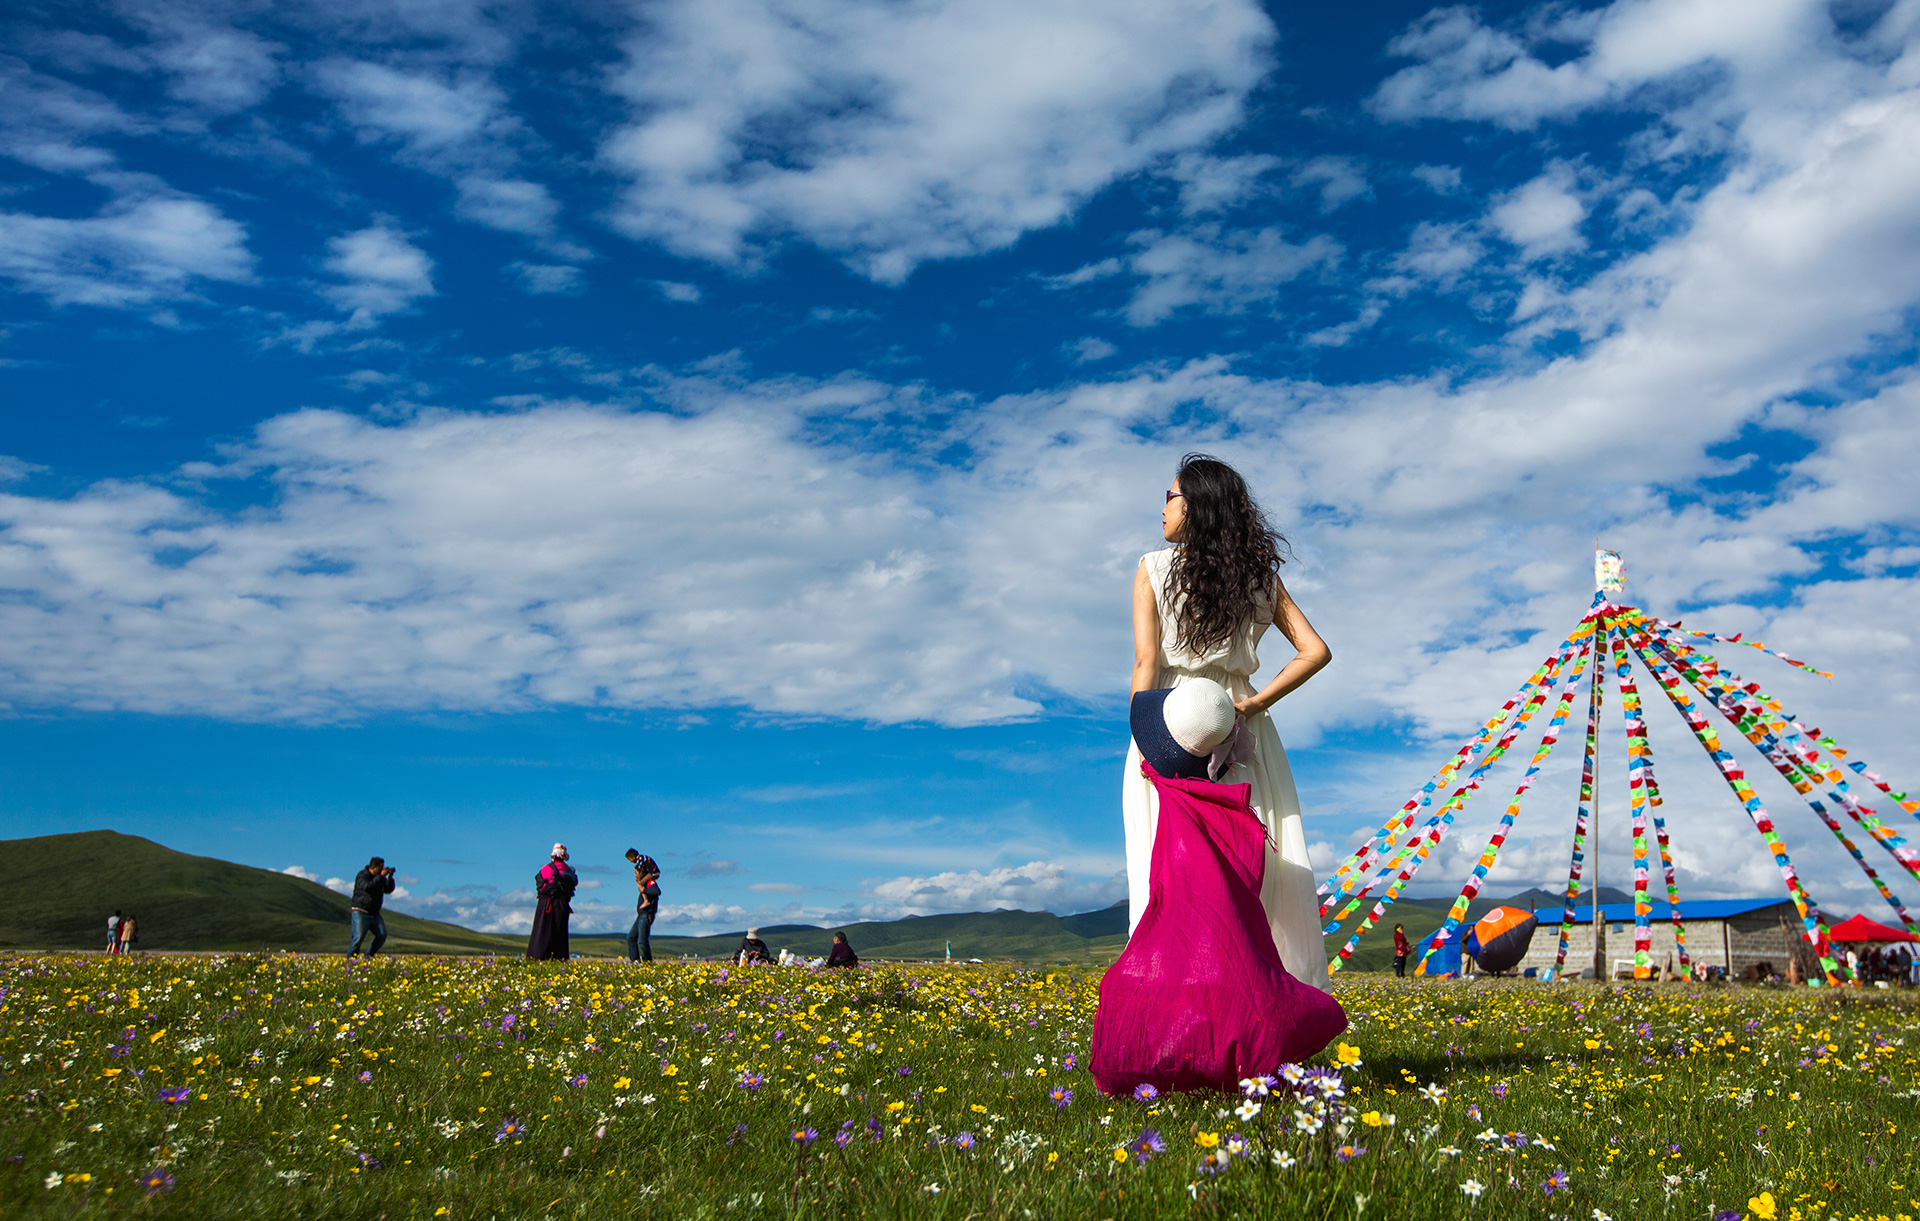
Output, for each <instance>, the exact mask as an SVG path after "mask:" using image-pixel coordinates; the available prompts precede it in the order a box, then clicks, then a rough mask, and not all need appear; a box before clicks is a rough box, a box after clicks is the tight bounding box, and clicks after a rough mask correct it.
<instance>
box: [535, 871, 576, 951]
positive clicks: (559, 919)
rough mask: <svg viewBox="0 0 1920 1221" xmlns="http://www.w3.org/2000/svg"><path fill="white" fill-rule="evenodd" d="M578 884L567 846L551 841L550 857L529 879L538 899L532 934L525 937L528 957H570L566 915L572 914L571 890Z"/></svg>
mask: <svg viewBox="0 0 1920 1221" xmlns="http://www.w3.org/2000/svg"><path fill="white" fill-rule="evenodd" d="M579 885H580V875H579V874H577V873H575V872H574V871H573V866H571V865H569V864H567V846H566V845H565V844H555V845H554V846H553V859H552V860H550V861H548V862H547V864H546V867H545V868H543V869H542V870H541V871H540V872H539V873H537V874H535V875H534V879H533V886H534V893H535V894H537V895H538V896H539V900H538V902H537V903H536V905H535V906H534V909H533V934H532V936H530V937H528V938H527V957H528V958H560V959H565V958H568V957H571V956H572V951H571V949H570V947H569V946H568V945H567V917H568V916H571V915H572V914H573V892H574V891H575V890H576V889H578V888H579Z"/></svg>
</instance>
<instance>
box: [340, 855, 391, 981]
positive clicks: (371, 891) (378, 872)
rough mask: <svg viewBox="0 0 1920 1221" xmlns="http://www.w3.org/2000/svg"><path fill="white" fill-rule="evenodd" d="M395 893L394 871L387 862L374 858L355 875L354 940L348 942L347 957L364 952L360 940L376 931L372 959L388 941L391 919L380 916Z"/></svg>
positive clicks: (371, 952) (370, 952) (369, 951)
mask: <svg viewBox="0 0 1920 1221" xmlns="http://www.w3.org/2000/svg"><path fill="white" fill-rule="evenodd" d="M392 893H393V870H392V869H391V868H390V867H388V865H387V863H386V861H384V860H382V859H381V858H379V857H377V856H376V857H374V858H373V859H372V860H370V861H368V862H367V867H366V868H365V869H362V870H361V871H360V872H359V873H357V874H355V875H354V878H353V911H352V913H351V918H352V921H353V940H352V941H351V942H349V943H348V945H347V957H348V958H352V957H353V956H354V955H356V954H358V953H359V952H360V942H361V940H362V939H363V938H365V937H366V935H367V934H368V933H369V932H371V933H372V934H373V946H372V948H371V949H369V950H368V951H367V957H368V958H372V957H373V956H374V955H375V954H378V953H379V952H380V947H381V946H383V945H385V944H386V943H387V922H386V921H385V920H383V919H381V918H380V905H381V904H382V903H384V902H386V900H387V896H388V895H390V894H392Z"/></svg>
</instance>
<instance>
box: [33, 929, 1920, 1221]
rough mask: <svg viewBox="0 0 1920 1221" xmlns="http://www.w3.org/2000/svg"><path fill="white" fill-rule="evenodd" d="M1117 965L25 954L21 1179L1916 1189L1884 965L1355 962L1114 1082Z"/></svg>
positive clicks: (138, 1200) (600, 1190) (203, 1193)
mask: <svg viewBox="0 0 1920 1221" xmlns="http://www.w3.org/2000/svg"><path fill="white" fill-rule="evenodd" d="M1097 985H1098V978H1097V976H1096V975H1095V974H1093V973H1090V972H1086V971H1080V970H1073V971H1067V970H1062V971H1059V972H1052V973H1050V972H1046V971H1033V970H1024V969H1014V968H1000V967H979V966H970V967H944V966H939V967H935V966H929V967H911V968H904V967H903V968H895V967H881V968H877V969H871V970H863V971H856V972H846V973H840V974H834V975H824V974H817V973H813V972H809V971H806V970H804V969H799V968H764V969H759V970H750V971H739V970H727V969H724V968H722V967H719V966H713V965H697V964H686V965H681V964H656V965H654V966H652V967H646V968H635V967H629V966H627V965H625V964H622V963H606V962H584V961H575V962H572V963H564V964H538V965H536V964H529V963H525V962H521V961H517V960H502V961H488V960H464V959H461V960H449V959H425V958H422V959H401V958H388V959H377V960H375V961H374V962H373V963H371V964H356V965H354V966H351V967H349V966H346V965H345V964H343V963H342V962H341V961H340V960H339V959H337V958H307V957H295V956H284V955H282V956H229V957H197V956H195V957H189V956H180V957H161V956H150V957H133V958H123V959H107V958H100V957H94V956H78V955H74V956H66V955H35V954H15V955H10V956H7V957H4V958H0V1098H3V1099H4V1102H3V1103H0V1106H3V1107H4V1109H3V1110H0V1213H3V1214H4V1215H5V1216H6V1217H8V1218H26V1217H40V1216H47V1217H54V1216H58V1217H63V1218H66V1217H86V1216H117V1215H140V1216H149V1215H150V1216H165V1215H175V1216H182V1217H188V1216H198V1217H205V1216H215V1215H223V1214H232V1215H246V1216H248V1217H310V1216H311V1217H320V1216H326V1217H356V1218H358V1217H367V1218H371V1217H382V1216H384V1217H390V1218H403V1217H404V1218H429V1219H430V1218H440V1217H446V1218H455V1219H465V1218H485V1217H515V1218H518V1217H555V1218H561V1217H607V1216H625V1215H639V1216H660V1217H663V1218H664V1217H671V1218H675V1219H679V1218H699V1217H733V1216H738V1217H763V1216H833V1217H843V1216H862V1217H864V1216H881V1217H887V1216H900V1217H905V1216H912V1217H951V1218H955V1219H956V1221H958V1219H959V1218H963V1217H1018V1218H1064V1217H1074V1218H1083V1217H1089V1218H1099V1217H1156V1216H1184V1215H1188V1214H1198V1215H1205V1216H1215V1215H1223V1216H1243V1217H1276V1218H1277V1217H1287V1218H1294V1217H1314V1218H1319V1217H1358V1216H1362V1215H1366V1216H1374V1217H1385V1218H1405V1217H1481V1216H1484V1217H1498V1218H1502V1219H1503V1221H1505V1219H1508V1218H1515V1217H1568V1218H1578V1219H1580V1221H1589V1219H1591V1218H1595V1217H1602V1218H1605V1217H1617V1218H1623V1219H1624V1218H1657V1217H1676V1218H1699V1219H1702V1221H1707V1219H1712V1218H1721V1219H1722V1221H1726V1219H1729V1218H1735V1217H1740V1218H1748V1217H1757V1218H1762V1219H1764V1221H1787V1219H1798V1218H1826V1217H1844V1218H1886V1219H1888V1221H1893V1219H1895V1218H1903V1217H1904V1218H1912V1217H1914V1216H1920V1181H1917V1180H1916V1177H1915V1176H1916V1171H1917V1170H1920V1166H1916V1159H1915V1155H1914V1145H1915V1141H1914V1136H1915V1132H1916V1129H1920V1071H1916V1070H1917V1069H1920V1007H1916V1005H1915V1004H1913V1003H1912V1002H1911V1000H1910V998H1908V997H1905V996H1902V995H1899V994H1892V993H1882V992H1864V993H1863V992H1859V991H1830V990H1800V991H1793V992H1783V991H1774V990H1758V989H1739V988H1727V987H1722V988H1717V989H1696V988H1692V987H1689V986H1672V985H1670V986H1665V987H1660V988H1656V987H1649V986H1622V987H1615V988H1610V989H1600V988H1595V987H1594V986H1592V985H1586V984H1562V985H1539V984H1534V983H1530V982H1522V981H1504V982H1493V983H1481V984H1469V985H1463V984H1458V983H1432V982H1425V981H1411V980H1409V981H1395V980H1388V979H1381V978H1373V979H1368V978H1353V979H1349V978H1344V977H1343V978H1341V979H1340V980H1339V981H1338V983H1337V984H1336V994H1337V995H1338V996H1339V997H1340V999H1341V1001H1342V1002H1343V1003H1344V1004H1345V1005H1346V1006H1347V1008H1348V1011H1349V1013H1350V1015H1351V1016H1352V1019H1353V1025H1352V1028H1351V1029H1350V1030H1349V1031H1348V1033H1347V1035H1346V1036H1345V1037H1344V1039H1343V1041H1342V1043H1341V1044H1340V1045H1338V1046H1337V1047H1335V1048H1332V1049H1329V1052H1328V1054H1327V1055H1325V1056H1324V1057H1322V1058H1321V1059H1320V1060H1319V1061H1317V1062H1316V1063H1314V1064H1309V1065H1302V1066H1288V1067H1285V1068H1283V1069H1281V1070H1280V1071H1278V1072H1277V1073H1276V1074H1275V1075H1274V1076H1273V1077H1270V1078H1265V1079H1259V1080H1252V1081H1249V1082H1246V1083H1244V1089H1243V1090H1242V1091H1241V1093H1240V1094H1239V1095H1234V1096H1226V1095H1221V1096H1213V1097H1206V1098H1199V1097H1158V1098H1156V1097H1149V1096H1144V1095H1149V1094H1150V1093H1151V1091H1147V1090H1143V1091H1141V1094H1142V1095H1143V1096H1142V1097H1137V1098H1126V1099H1107V1098H1103V1097H1102V1096H1100V1094H1099V1093H1098V1092H1097V1091H1096V1090H1095V1089H1094V1087H1093V1083H1092V1080H1091V1078H1090V1077H1089V1076H1088V1075H1087V1072H1086V1070H1085V1063H1084V1061H1085V1057H1086V1045H1087V1038H1088V1034H1089V1031H1090V1030H1091V1027H1092V1018H1093V1006H1094V999H1095V994H1096V989H1097Z"/></svg>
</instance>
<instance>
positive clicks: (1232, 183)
mask: <svg viewBox="0 0 1920 1221" xmlns="http://www.w3.org/2000/svg"><path fill="white" fill-rule="evenodd" d="M1280 165H1281V161H1280V158H1278V157H1273V156H1269V155H1267V154H1264V153H1251V154H1247V155H1245V156H1239V157H1215V156H1212V155H1210V154H1207V153H1182V154H1180V155H1179V156H1178V157H1175V158H1174V159H1173V164H1172V166H1171V168H1170V169H1169V170H1168V171H1167V172H1168V174H1169V176H1170V177H1172V178H1173V179H1174V180H1175V181H1176V182H1178V183H1179V184H1180V210H1181V211H1182V212H1184V213H1186V214H1187V215H1188V216H1198V215H1199V214H1201V213H1203V212H1216V211H1219V210H1221V209H1223V208H1231V207H1235V206H1237V205H1239V204H1242V203H1245V202H1246V201H1247V200H1249V199H1251V198H1253V197H1254V196H1255V195H1257V194H1258V193H1259V191H1260V179H1261V178H1262V177H1263V176H1265V175H1267V174H1270V173H1272V172H1273V171H1274V170H1277V169H1279V168H1280Z"/></svg>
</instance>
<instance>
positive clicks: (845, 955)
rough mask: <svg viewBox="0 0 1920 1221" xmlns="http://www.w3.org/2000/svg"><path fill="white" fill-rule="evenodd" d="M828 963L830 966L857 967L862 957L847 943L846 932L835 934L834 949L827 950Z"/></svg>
mask: <svg viewBox="0 0 1920 1221" xmlns="http://www.w3.org/2000/svg"><path fill="white" fill-rule="evenodd" d="M827 965H828V966H830V967H857V966H859V965H860V959H859V958H858V957H856V956H855V955H854V952H853V947H852V946H850V945H848V944H847V935H846V934H845V933H835V934H834V935H833V949H831V950H829V951H828V952H827Z"/></svg>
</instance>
